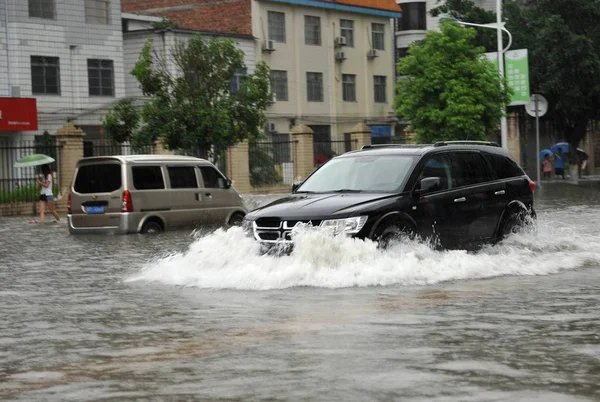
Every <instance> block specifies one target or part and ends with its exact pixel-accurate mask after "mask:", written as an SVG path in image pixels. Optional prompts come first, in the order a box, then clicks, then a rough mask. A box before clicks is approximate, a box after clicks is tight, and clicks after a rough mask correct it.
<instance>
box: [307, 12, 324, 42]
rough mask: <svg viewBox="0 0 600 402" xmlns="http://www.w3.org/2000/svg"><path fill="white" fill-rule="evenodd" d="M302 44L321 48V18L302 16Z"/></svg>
mask: <svg viewBox="0 0 600 402" xmlns="http://www.w3.org/2000/svg"><path fill="white" fill-rule="evenodd" d="M304 43H305V44H307V45H316V46H321V17H313V16H312V15H305V16H304Z"/></svg>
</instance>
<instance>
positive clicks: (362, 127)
mask: <svg viewBox="0 0 600 402" xmlns="http://www.w3.org/2000/svg"><path fill="white" fill-rule="evenodd" d="M371 135H372V133H371V129H370V128H369V126H367V125H366V124H365V123H358V124H356V125H355V126H354V127H352V130H351V131H350V138H351V141H352V149H353V150H355V149H361V148H362V147H364V146H365V145H371Z"/></svg>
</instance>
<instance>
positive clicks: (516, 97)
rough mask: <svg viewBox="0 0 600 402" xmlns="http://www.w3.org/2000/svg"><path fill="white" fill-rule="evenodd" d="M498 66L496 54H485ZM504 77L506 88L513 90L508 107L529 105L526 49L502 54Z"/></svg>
mask: <svg viewBox="0 0 600 402" xmlns="http://www.w3.org/2000/svg"><path fill="white" fill-rule="evenodd" d="M485 55H486V56H487V58H488V59H489V60H490V61H492V62H493V63H495V64H496V67H497V66H498V53H497V52H491V53H486V54H485ZM504 75H505V76H506V82H507V84H508V86H509V87H510V88H511V89H512V90H513V94H512V97H511V99H510V106H516V105H526V104H528V103H529V99H530V96H529V59H528V53H527V49H517V50H509V51H508V52H506V53H504Z"/></svg>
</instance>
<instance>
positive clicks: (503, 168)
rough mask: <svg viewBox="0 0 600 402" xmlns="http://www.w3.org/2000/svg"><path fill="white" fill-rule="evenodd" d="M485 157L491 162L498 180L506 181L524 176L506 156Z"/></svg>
mask: <svg viewBox="0 0 600 402" xmlns="http://www.w3.org/2000/svg"><path fill="white" fill-rule="evenodd" d="M486 157H487V158H488V159H489V161H490V162H491V164H492V167H493V168H494V170H495V171H496V175H497V176H498V178H499V179H508V178H510V177H518V176H523V174H524V173H523V170H521V168H520V167H519V165H517V163H516V162H515V161H513V160H512V159H510V158H509V157H508V156H504V155H496V154H486Z"/></svg>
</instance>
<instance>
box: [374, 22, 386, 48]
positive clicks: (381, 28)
mask: <svg viewBox="0 0 600 402" xmlns="http://www.w3.org/2000/svg"><path fill="white" fill-rule="evenodd" d="M371 36H372V40H373V49H377V50H385V25H384V24H377V23H375V22H374V23H372V24H371Z"/></svg>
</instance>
